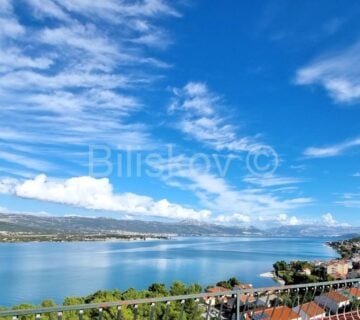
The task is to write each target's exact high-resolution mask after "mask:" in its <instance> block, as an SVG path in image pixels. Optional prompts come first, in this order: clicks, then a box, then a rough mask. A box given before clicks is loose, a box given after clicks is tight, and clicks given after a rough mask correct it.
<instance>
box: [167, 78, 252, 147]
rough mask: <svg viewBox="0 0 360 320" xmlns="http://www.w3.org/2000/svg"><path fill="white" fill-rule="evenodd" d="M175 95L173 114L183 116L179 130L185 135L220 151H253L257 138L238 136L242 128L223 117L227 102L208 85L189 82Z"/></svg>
mask: <svg viewBox="0 0 360 320" xmlns="http://www.w3.org/2000/svg"><path fill="white" fill-rule="evenodd" d="M173 92H174V98H173V100H172V102H171V104H170V106H169V113H170V114H173V115H174V116H177V117H179V119H178V121H177V123H178V124H177V126H176V127H177V129H179V130H180V131H182V132H183V133H184V134H185V135H187V136H189V137H191V138H193V139H195V140H197V141H199V142H201V143H203V144H205V145H207V146H208V147H210V148H213V149H216V150H226V151H247V150H249V149H251V147H252V143H254V141H253V140H254V139H252V138H250V137H246V136H244V137H239V136H238V134H237V130H238V128H236V127H235V126H234V125H232V124H230V123H229V121H227V119H226V116H225V117H224V116H222V112H221V110H222V111H224V109H225V108H226V106H225V105H224V103H223V101H222V100H223V99H222V98H221V96H219V95H217V94H215V93H213V92H211V91H210V90H209V88H208V87H207V85H206V84H205V83H202V82H189V83H188V84H186V85H185V86H184V87H183V88H181V89H174V91H173ZM223 113H224V114H225V113H226V112H223ZM228 116H229V115H228Z"/></svg>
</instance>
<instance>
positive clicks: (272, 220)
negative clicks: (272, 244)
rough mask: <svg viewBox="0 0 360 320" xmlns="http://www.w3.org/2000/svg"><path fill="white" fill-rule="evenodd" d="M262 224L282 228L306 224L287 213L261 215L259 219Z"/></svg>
mask: <svg viewBox="0 0 360 320" xmlns="http://www.w3.org/2000/svg"><path fill="white" fill-rule="evenodd" d="M259 221H260V222H266V223H269V224H271V225H274V224H275V225H282V226H297V225H301V224H303V223H304V222H303V221H302V220H301V219H299V218H298V217H296V216H289V215H288V214H286V213H280V214H273V215H266V216H264V215H261V216H260V217H259Z"/></svg>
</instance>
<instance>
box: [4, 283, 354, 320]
mask: <svg viewBox="0 0 360 320" xmlns="http://www.w3.org/2000/svg"><path fill="white" fill-rule="evenodd" d="M359 288H360V279H349V280H341V281H331V282H322V283H309V284H303V285H292V286H282V287H268V288H251V289H250V288H249V289H240V290H230V291H224V292H212V293H200V294H191V295H184V296H169V297H158V298H149V299H141V300H121V301H112V302H101V303H96V304H83V305H71V306H56V307H51V308H39V309H33V310H5V311H0V319H1V320H2V319H6V320H28V319H29V320H45V319H46V320H47V319H49V320H66V319H71V320H72V319H74V320H75V319H76V320H88V319H97V320H110V319H116V320H142V319H149V320H155V319H162V320H175V319H176V320H189V319H194V320H197V319H206V320H210V319H217V320H223V319H231V320H247V319H253V320H267V319H269V320H270V319H271V320H285V319H289V320H296V319H307V320H312V319H316V320H320V319H337V320H342V319H352V320H355V319H359V320H360V311H359V306H360V289H359Z"/></svg>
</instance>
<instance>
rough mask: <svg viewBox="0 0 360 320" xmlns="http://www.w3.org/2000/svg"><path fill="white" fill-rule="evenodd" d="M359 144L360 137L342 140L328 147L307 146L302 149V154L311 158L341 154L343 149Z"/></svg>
mask: <svg viewBox="0 0 360 320" xmlns="http://www.w3.org/2000/svg"><path fill="white" fill-rule="evenodd" d="M358 146H360V138H355V139H352V140H348V141H344V142H342V143H339V144H335V145H332V146H328V147H323V148H319V147H309V148H307V149H306V150H305V151H304V155H305V156H307V157H311V158H327V157H334V156H338V155H341V154H343V153H344V152H345V151H347V150H349V149H351V148H354V147H358Z"/></svg>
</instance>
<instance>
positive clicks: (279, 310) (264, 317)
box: [249, 306, 301, 320]
mask: <svg viewBox="0 0 360 320" xmlns="http://www.w3.org/2000/svg"><path fill="white" fill-rule="evenodd" d="M249 319H253V320H301V317H300V316H299V315H298V314H297V313H296V312H294V311H293V310H292V309H290V308H289V307H287V306H280V307H276V308H267V309H265V310H258V311H255V312H254V313H253V314H252V316H251V317H250V318H249Z"/></svg>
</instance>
